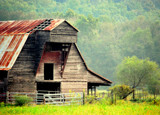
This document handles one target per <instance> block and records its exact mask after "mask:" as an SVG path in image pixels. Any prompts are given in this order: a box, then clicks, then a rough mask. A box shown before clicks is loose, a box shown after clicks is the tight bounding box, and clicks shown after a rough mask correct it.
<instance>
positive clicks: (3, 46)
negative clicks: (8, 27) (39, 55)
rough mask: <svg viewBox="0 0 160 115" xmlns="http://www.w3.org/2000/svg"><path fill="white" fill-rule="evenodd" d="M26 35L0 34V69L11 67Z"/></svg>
mask: <svg viewBox="0 0 160 115" xmlns="http://www.w3.org/2000/svg"><path fill="white" fill-rule="evenodd" d="M28 35H29V34H28V33H27V34H15V35H1V36H0V70H9V69H11V68H12V66H13V64H14V63H15V61H16V59H17V57H18V55H19V53H20V51H21V49H22V47H23V45H24V44H25V42H26V40H27V38H28Z"/></svg>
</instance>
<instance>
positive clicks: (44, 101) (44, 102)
mask: <svg viewBox="0 0 160 115" xmlns="http://www.w3.org/2000/svg"><path fill="white" fill-rule="evenodd" d="M43 104H46V100H45V95H43Z"/></svg>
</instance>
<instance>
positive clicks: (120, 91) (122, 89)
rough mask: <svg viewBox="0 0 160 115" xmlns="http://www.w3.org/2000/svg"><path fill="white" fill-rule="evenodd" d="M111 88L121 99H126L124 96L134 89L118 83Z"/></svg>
mask: <svg viewBox="0 0 160 115" xmlns="http://www.w3.org/2000/svg"><path fill="white" fill-rule="evenodd" d="M110 90H111V93H112V94H114V95H117V96H118V97H119V99H124V97H125V96H126V95H128V94H129V93H130V92H131V91H132V88H130V87H129V86H127V85H116V86H114V87H112V88H111V89H110Z"/></svg>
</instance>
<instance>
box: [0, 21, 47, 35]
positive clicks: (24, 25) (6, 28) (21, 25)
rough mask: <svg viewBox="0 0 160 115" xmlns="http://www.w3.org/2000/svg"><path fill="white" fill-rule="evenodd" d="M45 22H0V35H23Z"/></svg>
mask: <svg viewBox="0 0 160 115" xmlns="http://www.w3.org/2000/svg"><path fill="white" fill-rule="evenodd" d="M44 21H45V20H21V21H2V22H0V35H8V34H24V33H27V32H28V31H30V30H32V29H34V28H35V27H36V26H38V25H39V24H41V23H42V22H44Z"/></svg>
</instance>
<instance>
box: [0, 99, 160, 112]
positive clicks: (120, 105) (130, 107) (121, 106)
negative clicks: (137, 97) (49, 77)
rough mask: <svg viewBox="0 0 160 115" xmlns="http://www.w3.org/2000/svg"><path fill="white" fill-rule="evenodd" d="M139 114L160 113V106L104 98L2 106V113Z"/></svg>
mask: <svg viewBox="0 0 160 115" xmlns="http://www.w3.org/2000/svg"><path fill="white" fill-rule="evenodd" d="M130 113H132V115H137V114H153V115H158V114H159V113H160V107H159V106H157V105H152V104H150V103H139V104H137V103H132V102H129V101H117V103H116V105H110V104H109V103H108V101H106V100H103V101H101V102H99V103H94V104H86V105H82V106H75V105H74V106H52V105H36V106H22V107H18V106H17V107H13V106H12V107H0V114H1V115H7V114H23V115H26V114H27V115H28V114H30V115H32V114H34V115H35V114H47V115H48V114H52V115H53V114H56V115H59V114H61V115H68V114H70V115H77V114H78V115H84V114H93V115H101V114H102V115H104V114H111V115H115V114H119V115H128V114H130Z"/></svg>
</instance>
